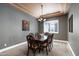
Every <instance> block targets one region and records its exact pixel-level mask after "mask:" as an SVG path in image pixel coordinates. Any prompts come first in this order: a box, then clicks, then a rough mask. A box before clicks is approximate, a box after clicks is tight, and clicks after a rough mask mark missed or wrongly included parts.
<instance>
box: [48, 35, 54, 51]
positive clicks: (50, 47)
mask: <svg viewBox="0 0 79 59" xmlns="http://www.w3.org/2000/svg"><path fill="white" fill-rule="evenodd" d="M53 37H54V34H49V38H48V47H49V51H51V49H52V47H53Z"/></svg>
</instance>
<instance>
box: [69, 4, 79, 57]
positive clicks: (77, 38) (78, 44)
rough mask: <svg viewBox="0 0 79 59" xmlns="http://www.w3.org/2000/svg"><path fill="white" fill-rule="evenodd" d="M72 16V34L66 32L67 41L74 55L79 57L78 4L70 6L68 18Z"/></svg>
mask: <svg viewBox="0 0 79 59" xmlns="http://www.w3.org/2000/svg"><path fill="white" fill-rule="evenodd" d="M71 14H73V33H70V32H68V41H69V43H70V45H71V47H72V49H73V51H74V53H75V55H77V56H79V4H77V3H76V4H71V7H70V11H69V16H68V18H69V17H70V16H71Z"/></svg>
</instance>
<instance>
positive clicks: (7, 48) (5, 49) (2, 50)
mask: <svg viewBox="0 0 79 59" xmlns="http://www.w3.org/2000/svg"><path fill="white" fill-rule="evenodd" d="M23 44H27V42H22V43H19V44H16V45H13V46H10V47H6V48H4V49H1V50H0V52H4V51H7V50H9V49H12V48H15V47H18V46H21V45H23Z"/></svg>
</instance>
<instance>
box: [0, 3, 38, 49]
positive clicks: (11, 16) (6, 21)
mask: <svg viewBox="0 0 79 59" xmlns="http://www.w3.org/2000/svg"><path fill="white" fill-rule="evenodd" d="M23 19H25V20H29V21H30V30H29V31H22V20H23ZM37 31H38V24H37V21H36V18H34V17H33V16H31V15H29V14H26V13H24V12H22V11H19V10H18V9H15V8H14V7H12V6H10V5H9V4H0V49H2V48H5V46H4V44H7V47H8V46H12V45H15V44H18V43H21V42H24V41H26V35H27V34H28V33H29V32H32V33H35V32H37Z"/></svg>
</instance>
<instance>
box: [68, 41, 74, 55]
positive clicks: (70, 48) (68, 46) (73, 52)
mask: <svg viewBox="0 0 79 59" xmlns="http://www.w3.org/2000/svg"><path fill="white" fill-rule="evenodd" d="M67 44H68V47H69V48H70V50H71V52H72V55H73V56H75V53H74V51H73V49H72V48H71V46H70V44H69V42H67Z"/></svg>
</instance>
